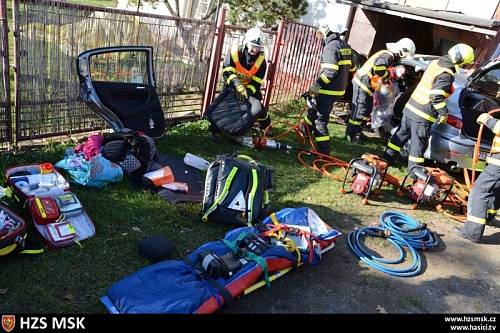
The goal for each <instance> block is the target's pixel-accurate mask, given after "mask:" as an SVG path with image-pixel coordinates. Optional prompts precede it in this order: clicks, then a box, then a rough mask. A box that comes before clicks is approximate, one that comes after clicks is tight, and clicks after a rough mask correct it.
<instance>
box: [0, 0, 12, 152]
mask: <svg viewBox="0 0 500 333" xmlns="http://www.w3.org/2000/svg"><path fill="white" fill-rule="evenodd" d="M8 31H9V30H8V26H7V3H6V1H5V0H4V1H1V2H0V40H1V43H0V52H1V61H0V73H1V78H2V79H1V80H0V148H9V147H10V145H11V143H12V126H11V115H10V112H11V110H10V76H9V43H8Z"/></svg>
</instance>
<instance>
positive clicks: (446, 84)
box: [405, 60, 454, 123]
mask: <svg viewBox="0 0 500 333" xmlns="http://www.w3.org/2000/svg"><path fill="white" fill-rule="evenodd" d="M444 73H446V77H444V79H442V80H440V82H439V83H437V80H436V78H437V77H438V76H440V75H442V74H444ZM453 75H454V73H453V71H452V70H451V69H449V68H446V67H442V66H440V65H439V64H438V61H437V60H434V61H432V62H431V63H430V64H429V66H428V67H427V70H426V71H425V73H424V75H423V76H422V79H420V82H419V84H418V85H417V87H416V88H415V90H414V91H413V93H412V95H411V97H410V99H409V101H408V103H407V104H406V105H405V109H406V110H408V111H410V112H411V113H413V116H412V117H411V118H415V116H418V117H419V118H423V119H425V120H427V121H429V122H432V123H433V122H435V121H436V117H437V114H438V113H446V111H447V106H446V101H445V99H446V98H447V97H448V96H449V95H450V92H451V89H452V88H451V85H452V83H453Z"/></svg>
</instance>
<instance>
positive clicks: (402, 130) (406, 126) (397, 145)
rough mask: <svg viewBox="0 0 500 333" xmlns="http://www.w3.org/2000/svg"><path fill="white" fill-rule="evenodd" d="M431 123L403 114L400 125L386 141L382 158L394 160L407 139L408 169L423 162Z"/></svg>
mask: <svg viewBox="0 0 500 333" xmlns="http://www.w3.org/2000/svg"><path fill="white" fill-rule="evenodd" d="M431 126H432V123H431V122H429V121H426V120H424V119H422V120H415V119H411V118H410V117H408V116H407V115H406V113H404V114H403V119H401V125H399V128H398V130H397V131H396V133H394V135H393V136H392V137H391V138H390V140H389V142H388V143H387V150H386V151H385V154H384V158H385V159H387V160H388V161H389V162H390V163H392V162H394V159H395V158H396V156H397V154H398V153H400V152H401V148H403V147H404V145H405V144H406V142H407V141H408V139H410V140H411V142H410V156H408V169H410V168H411V167H412V166H414V165H416V164H423V163H424V161H425V159H424V152H425V150H426V149H427V143H428V141H429V136H430V135H431Z"/></svg>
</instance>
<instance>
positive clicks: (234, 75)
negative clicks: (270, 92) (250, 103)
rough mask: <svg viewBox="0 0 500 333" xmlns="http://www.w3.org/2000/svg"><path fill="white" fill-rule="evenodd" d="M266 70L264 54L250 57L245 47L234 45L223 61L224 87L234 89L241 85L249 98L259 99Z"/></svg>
mask: <svg viewBox="0 0 500 333" xmlns="http://www.w3.org/2000/svg"><path fill="white" fill-rule="evenodd" d="M266 69H267V65H266V59H265V57H264V52H261V53H260V54H258V55H256V56H252V55H250V54H249V53H248V52H247V49H246V46H238V45H234V46H233V47H231V50H230V52H229V54H228V55H227V56H226V59H225V60H224V64H223V69H222V77H223V78H224V85H226V86H228V87H236V86H237V85H238V84H240V83H241V84H243V85H244V86H245V87H246V88H247V90H248V95H249V96H251V95H254V97H255V98H257V99H261V94H260V86H261V85H262V82H264V76H265V75H266Z"/></svg>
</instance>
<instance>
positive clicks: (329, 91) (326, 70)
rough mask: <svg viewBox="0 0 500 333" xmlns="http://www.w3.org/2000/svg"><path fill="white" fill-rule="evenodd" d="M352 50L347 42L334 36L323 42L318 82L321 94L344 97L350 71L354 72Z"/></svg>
mask: <svg viewBox="0 0 500 333" xmlns="http://www.w3.org/2000/svg"><path fill="white" fill-rule="evenodd" d="M354 70H355V67H354V65H353V63H352V49H351V47H350V46H349V44H347V43H346V42H345V41H343V40H342V39H340V38H338V36H337V35H336V34H332V35H330V36H328V37H326V38H325V40H324V41H323V51H322V52H321V67H320V71H319V75H318V78H317V79H316V82H317V83H318V84H319V86H320V90H319V94H321V95H329V96H338V97H342V96H344V94H345V88H346V86H347V82H348V80H349V71H354Z"/></svg>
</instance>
